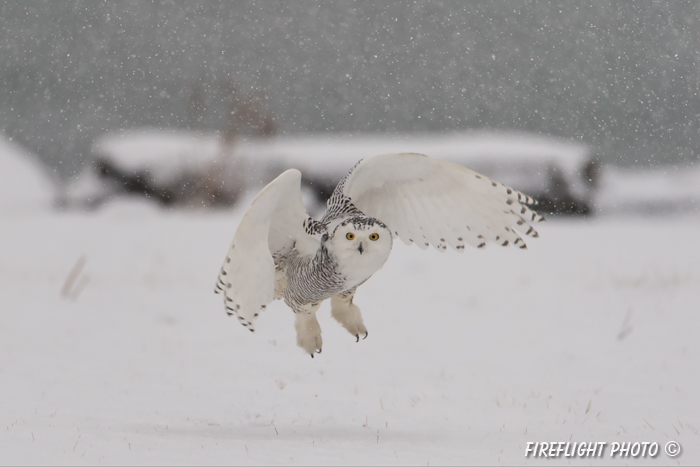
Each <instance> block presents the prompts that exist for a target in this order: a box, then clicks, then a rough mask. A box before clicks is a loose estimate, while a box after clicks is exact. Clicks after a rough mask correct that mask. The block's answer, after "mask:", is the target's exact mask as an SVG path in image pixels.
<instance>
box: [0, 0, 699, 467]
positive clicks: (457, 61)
mask: <svg viewBox="0 0 700 467" xmlns="http://www.w3.org/2000/svg"><path fill="white" fill-rule="evenodd" d="M699 88H700V2H697V1H673V2H666V1H663V2H662V1H659V2H654V1H644V2H640V1H638V2H623V1H604V0H597V1H594V2H585V1H561V2H559V1H517V2H514V1H492V2H491V1H489V2H486V1H481V2H479V1H469V2H462V1H460V2H449V1H415V2H414V1H398V2H386V1H375V2H370V1H350V0H343V1H324V2H316V1H310V0H305V1H272V0H265V1H239V0H237V1H181V2H180V1H178V2H175V1H123V0H120V1H95V0H92V1H70V0H62V1H27V0H17V1H7V0H0V395H2V397H0V421H4V425H5V426H6V429H5V430H2V433H3V436H0V453H2V458H1V460H0V463H6V464H8V465H25V464H30V465H39V464H41V465H53V464H65V465H82V464H85V465H96V464H110V465H132V464H136V465H145V464H159V465H160V464H187V465H200V464H205V465H206V464H212V465H214V464H216V465H219V464H243V465H250V464H266V465H267V464H284V465H287V464H293V463H298V464H301V465H333V464H343V465H373V464H382V465H384V464H386V465H388V464H400V465H408V464H424V465H425V464H428V465H430V464H431V463H432V465H436V464H438V465H448V464H449V465H452V464H455V465H465V464H469V463H473V464H478V465H496V464H499V465H500V464H506V465H508V464H512V465H517V464H522V463H523V461H524V460H525V461H526V462H529V460H528V459H527V458H525V457H524V454H525V452H524V448H525V446H526V445H527V443H528V442H533V441H542V440H545V441H555V440H560V441H572V442H599V441H606V442H613V441H629V442H635V443H636V442H638V441H642V440H644V441H654V442H658V443H660V445H661V446H664V444H665V443H667V442H668V441H669V440H676V441H678V442H679V443H680V444H681V445H682V449H683V454H682V455H681V457H679V458H678V459H679V461H678V464H679V465H681V464H682V463H683V462H686V463H691V464H692V463H693V459H696V462H697V459H700V456H699V455H698V454H697V453H700V442H698V440H700V437H699V435H700V432H699V431H698V430H697V429H696V428H695V427H696V426H697V427H700V399H699V398H698V397H697V394H698V391H697V388H698V387H700V340H699V339H698V332H697V330H698V329H700V313H698V312H697V311H698V303H700V269H698V265H699V264H700V248H698V247H696V246H694V240H695V239H696V238H698V237H699V236H700V216H699V215H698V213H700V210H699V209H698V207H699V206H700V163H699V162H698V161H699V155H698V154H699V152H700V119H699V118H698V111H699V110H700V89H699ZM387 152H422V153H425V154H428V155H430V156H433V157H437V158H441V159H445V160H449V161H452V162H455V163H457V164H462V165H464V166H467V167H470V168H473V169H475V170H477V171H479V172H481V173H483V174H486V175H488V176H491V177H493V178H495V179H497V180H499V181H501V182H503V183H506V184H508V185H510V186H513V187H515V188H518V189H520V190H522V191H524V192H525V193H527V194H528V195H531V196H533V197H535V198H536V199H537V200H538V201H539V203H540V205H539V206H538V208H537V210H538V211H540V212H541V213H542V214H545V216H546V217H547V219H548V222H547V223H546V224H544V225H542V226H541V227H538V230H539V232H540V234H541V237H542V238H539V239H533V240H532V241H531V242H530V241H528V251H520V250H519V249H517V251H513V249H512V248H510V249H508V248H500V247H499V246H497V245H493V246H491V245H489V246H488V247H487V248H486V249H484V250H483V251H482V250H477V249H471V250H467V251H465V252H464V254H463V255H462V256H460V255H457V254H451V253H448V254H444V255H439V254H436V253H434V252H430V253H427V252H426V253H424V254H420V253H417V252H416V249H415V248H408V247H404V246H403V245H401V246H394V249H393V252H392V258H391V260H390V261H388V262H387V264H386V265H385V266H384V268H383V269H382V271H379V272H377V274H376V276H375V277H373V278H372V280H370V281H368V282H367V284H365V285H363V286H362V287H361V288H360V289H359V292H358V294H357V303H358V304H359V305H360V306H361V307H362V312H363V315H364V317H365V323H367V327H368V328H369V329H370V333H369V337H368V339H367V340H365V341H360V343H356V342H355V338H354V336H350V335H349V334H348V333H347V332H346V331H345V330H344V329H342V327H340V326H338V325H337V324H336V323H334V322H333V320H332V318H331V316H330V313H328V311H330V310H329V309H328V307H327V308H325V309H324V308H322V309H321V312H319V320H320V323H321V326H322V328H323V333H324V334H323V339H324V347H323V353H322V354H320V355H317V356H316V358H314V359H313V360H312V359H311V358H309V357H308V355H305V354H304V352H302V351H301V350H300V349H299V348H298V347H297V346H296V341H295V333H294V330H293V329H294V324H293V321H294V316H293V313H291V312H290V311H289V309H288V307H286V305H285V304H284V303H282V302H280V301H275V302H273V303H271V304H270V306H269V307H268V309H267V311H266V312H265V313H264V314H261V315H260V317H259V320H258V321H257V323H258V326H257V327H256V332H255V334H251V333H250V332H248V331H247V330H246V329H245V328H244V327H242V326H240V325H239V324H238V323H237V322H236V321H237V320H235V319H230V318H229V317H228V316H226V314H225V313H224V310H225V308H224V306H222V300H221V296H220V295H215V294H214V293H213V289H214V285H215V283H216V278H217V275H218V272H219V270H220V267H221V264H222V261H224V260H225V257H226V256H225V255H226V252H227V251H228V250H227V249H228V247H229V245H230V244H231V243H230V242H231V239H232V237H233V235H234V232H235V229H236V226H237V225H238V224H239V223H240V221H241V218H242V216H243V215H244V212H245V210H246V209H247V207H248V205H249V203H250V202H251V201H252V199H253V197H254V196H256V195H257V194H258V193H259V192H260V189H261V188H262V186H263V184H265V183H267V182H269V181H270V180H271V179H272V178H273V177H275V176H277V175H279V173H280V172H281V171H283V170H285V169H287V168H290V167H295V168H298V169H299V170H301V172H302V174H303V183H304V186H303V187H302V195H303V197H304V202H305V204H306V206H307V209H308V210H309V213H310V214H311V215H315V216H318V215H319V214H320V213H321V212H322V210H323V200H324V199H325V198H326V197H327V196H328V195H329V193H330V192H331V190H332V189H333V188H334V187H335V185H336V183H337V182H338V181H339V180H340V179H341V178H342V177H343V176H344V175H345V174H346V173H347V172H348V170H349V169H350V168H351V167H352V166H353V165H354V164H356V163H357V161H358V160H360V159H361V158H363V157H367V156H370V155H372V154H379V153H387ZM550 213H552V214H550ZM397 243H402V242H396V243H395V245H396V244H397ZM0 428H1V425H0ZM308 441H312V443H311V444H309V443H308ZM632 452H634V451H632ZM694 453H695V454H694ZM608 459H609V460H610V462H609V463H615V462H618V463H619V464H621V465H622V464H624V463H629V458H628V457H619V456H618V457H616V458H615V459H612V458H605V460H606V461H608ZM572 461H573V462H575V461H576V459H572ZM581 462H588V459H581ZM643 462H644V463H645V464H658V465H668V464H669V463H670V462H674V463H676V459H675V458H674V459H671V458H670V457H667V456H666V455H665V454H663V449H662V450H661V452H660V453H659V456H658V457H656V458H645V459H643Z"/></svg>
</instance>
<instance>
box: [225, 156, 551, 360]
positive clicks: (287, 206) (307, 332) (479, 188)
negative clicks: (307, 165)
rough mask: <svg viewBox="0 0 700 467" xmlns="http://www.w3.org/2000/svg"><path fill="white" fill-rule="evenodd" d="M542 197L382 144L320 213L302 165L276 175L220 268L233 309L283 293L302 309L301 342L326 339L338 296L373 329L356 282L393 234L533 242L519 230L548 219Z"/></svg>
mask: <svg viewBox="0 0 700 467" xmlns="http://www.w3.org/2000/svg"><path fill="white" fill-rule="evenodd" d="M534 204H536V203H535V201H534V200H533V199H532V198H530V197H529V196H526V195H524V194H522V193H520V192H518V191H516V190H514V189H512V188H510V187H507V186H505V185H503V184H501V183H498V182H496V181H494V180H492V179H490V178H488V177H485V176H483V175H480V174H478V173H476V172H474V171H472V170H469V169H467V168H464V167H462V166H459V165H456V164H452V163H450V162H446V161H442V160H439V159H432V158H430V157H428V156H424V155H422V154H407V153H405V154H383V155H378V156H372V157H368V158H366V159H363V160H361V161H360V162H358V163H357V164H356V165H355V166H354V167H353V168H352V169H351V170H350V172H349V173H348V174H347V175H346V176H345V178H344V179H342V180H341V181H340V183H338V186H337V187H336V188H335V191H334V192H333V194H332V195H331V197H330V199H329V200H328V202H327V205H326V212H325V214H324V215H323V217H322V218H321V220H320V221H317V220H314V219H313V218H311V217H309V215H308V214H307V212H306V210H305V209H304V205H303V204H302V201H301V173H300V172H299V171H298V170H295V169H290V170H287V171H286V172H284V173H283V174H281V175H280V176H279V177H277V178H276V179H275V180H273V181H272V182H270V184H268V185H267V186H266V187H265V188H264V189H263V190H262V191H261V192H260V194H259V195H258V196H257V198H255V201H253V204H252V205H251V207H250V209H249V210H248V212H247V213H246V214H245V216H244V217H243V220H241V223H240V225H239V226H238V230H237V231H236V234H235V236H234V237H233V242H232V244H231V247H230V249H229V251H228V254H227V255H226V260H225V261H224V265H223V267H222V268H221V272H220V273H219V278H218V280H217V283H216V293H223V295H224V304H225V305H226V311H227V313H228V315H229V316H233V315H235V316H236V317H237V318H238V320H239V321H240V323H241V324H242V325H243V326H245V327H246V328H247V329H248V330H249V331H251V332H254V328H253V322H254V321H255V318H256V317H257V316H258V314H260V312H262V311H264V310H265V308H266V307H267V305H268V304H269V303H270V302H272V300H275V299H284V302H285V303H286V304H287V305H288V306H289V307H290V308H291V309H292V310H293V311H294V313H295V314H296V321H295V325H294V327H295V328H296V332H297V344H298V345H299V346H300V347H302V348H303V349H304V350H305V351H306V352H307V353H309V354H310V355H311V357H313V356H314V352H316V353H320V352H321V348H322V342H323V341H322V340H321V327H320V326H319V324H318V321H317V319H316V311H317V310H318V309H319V307H320V306H321V302H323V301H324V300H326V299H328V298H330V299H331V315H332V316H333V318H335V319H336V320H337V321H338V322H339V323H340V324H341V325H342V326H343V327H344V328H345V329H347V330H348V332H350V334H351V335H352V336H354V337H355V339H356V340H357V341H359V340H360V336H363V339H364V338H366V337H367V328H366V327H365V325H364V322H363V320H362V315H361V314H360V309H359V308H358V307H357V305H355V304H354V303H353V297H354V295H355V291H356V290H357V288H358V287H359V286H360V285H362V284H364V283H365V281H367V279H369V278H370V277H371V276H372V274H374V273H375V272H377V271H378V270H379V269H381V268H382V266H384V263H385V262H386V260H387V259H388V258H389V253H391V247H392V244H393V241H394V238H395V237H398V238H400V239H401V240H402V241H403V242H404V243H406V244H411V243H415V244H416V245H418V247H419V248H421V249H423V250H424V249H426V248H427V247H428V246H429V245H433V247H435V248H436V249H437V250H438V251H444V250H446V249H447V246H448V245H449V246H451V247H452V248H454V249H455V250H457V251H462V250H464V247H465V245H466V244H469V245H472V246H475V247H477V248H483V247H484V246H486V243H487V242H489V241H491V242H494V243H496V244H498V245H502V246H508V245H514V246H516V247H519V248H526V246H525V242H524V241H523V239H522V238H521V236H520V234H519V233H518V232H521V233H522V234H525V235H529V236H532V237H537V236H538V234H537V232H536V231H535V229H534V228H533V227H532V226H531V225H530V224H533V223H535V222H539V221H542V220H544V218H543V217H542V216H540V215H539V214H537V213H536V212H534V211H533V210H532V209H531V208H530V206H531V205H534Z"/></svg>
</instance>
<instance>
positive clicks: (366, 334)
mask: <svg viewBox="0 0 700 467" xmlns="http://www.w3.org/2000/svg"><path fill="white" fill-rule="evenodd" d="M367 336H369V332H368V331H365V337H363V338H362V340H365V339H367Z"/></svg>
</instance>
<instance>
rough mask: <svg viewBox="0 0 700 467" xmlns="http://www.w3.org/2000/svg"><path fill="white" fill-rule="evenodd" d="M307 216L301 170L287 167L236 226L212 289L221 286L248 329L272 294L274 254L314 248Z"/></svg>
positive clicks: (228, 303) (232, 312)
mask: <svg viewBox="0 0 700 467" xmlns="http://www.w3.org/2000/svg"><path fill="white" fill-rule="evenodd" d="M307 219H308V214H307V213H306V210H305V209H304V205H303V204H302V201H301V173H300V172H299V171H298V170H294V169H291V170H287V171H286V172H284V173H283V174H282V175H280V176H279V177H277V178H276V179H274V180H273V181H272V182H270V183H269V184H268V185H267V186H266V187H265V188H264V189H263V190H262V191H261V192H260V194H259V195H258V196H257V198H255V201H253V204H252V205H251V206H250V209H248V212H247V213H246V215H245V216H244V217H243V220H242V221H241V223H240V225H239V226H238V230H236V234H235V236H234V237H233V242H232V243H231V247H230V248H229V250H228V254H227V255H226V260H225V261H224V265H223V266H222V267H221V272H220V273H219V278H218V280H217V282H216V289H215V292H216V293H222V292H223V294H224V303H225V305H226V311H227V312H228V314H229V315H236V316H237V317H238V320H239V321H240V322H241V324H242V325H243V326H245V327H247V328H248V329H249V330H250V331H251V332H253V331H254V328H253V320H254V319H255V318H256V317H257V316H258V314H259V313H260V312H261V311H262V310H264V309H265V308H266V307H267V305H268V304H269V303H270V302H272V300H273V298H274V292H275V262H274V260H273V255H282V256H285V255H288V254H289V253H290V252H291V251H292V250H293V249H295V248H297V249H298V248H306V249H309V248H310V249H313V243H314V242H318V241H317V240H315V239H314V238H313V237H312V236H311V235H309V234H307V233H306V231H305V228H304V225H305V222H306V220H307Z"/></svg>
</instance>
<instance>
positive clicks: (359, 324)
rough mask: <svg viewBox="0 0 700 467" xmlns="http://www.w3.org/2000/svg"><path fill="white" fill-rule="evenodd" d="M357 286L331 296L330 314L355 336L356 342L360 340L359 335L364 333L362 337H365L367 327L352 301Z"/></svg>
mask: <svg viewBox="0 0 700 467" xmlns="http://www.w3.org/2000/svg"><path fill="white" fill-rule="evenodd" d="M355 290H357V287H356V288H354V289H352V290H349V291H347V292H345V293H342V294H338V295H335V296H333V297H331V316H333V318H335V320H336V321H337V322H339V323H340V325H341V326H343V327H344V328H345V329H347V330H348V332H349V333H350V334H352V335H353V336H355V339H357V342H360V336H361V335H364V337H363V339H366V338H367V334H368V333H367V328H366V327H365V323H364V322H363V321H362V313H360V308H359V307H358V306H357V305H355V304H354V303H352V299H353V297H354V296H355Z"/></svg>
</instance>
